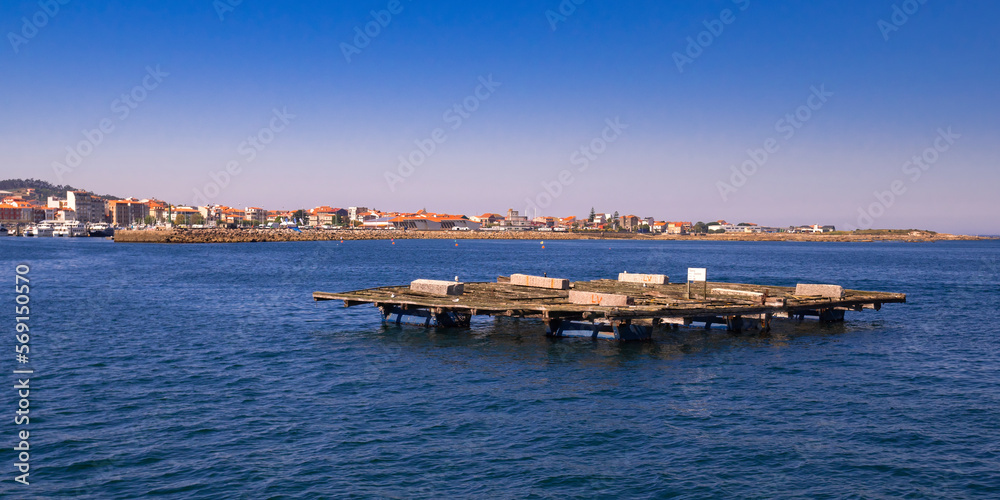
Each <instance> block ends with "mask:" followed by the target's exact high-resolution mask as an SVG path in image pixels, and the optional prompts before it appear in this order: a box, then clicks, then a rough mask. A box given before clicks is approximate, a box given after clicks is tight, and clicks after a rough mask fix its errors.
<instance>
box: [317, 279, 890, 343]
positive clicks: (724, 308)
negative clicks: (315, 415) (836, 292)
mask: <svg viewBox="0 0 1000 500" xmlns="http://www.w3.org/2000/svg"><path fill="white" fill-rule="evenodd" d="M702 290H704V291H705V292H707V293H705V294H703V292H702ZM795 291H796V289H795V288H794V287H780V286H764V285H751V284H739V283H718V282H709V283H705V284H704V286H702V284H701V283H699V284H698V286H697V288H696V290H695V296H694V298H687V297H688V287H687V285H686V284H673V283H668V284H662V285H653V284H643V283H629V282H622V281H615V280H595V281H576V282H571V283H570V285H569V290H560V289H547V288H537V287H529V286H520V285H513V284H511V283H510V282H509V278H507V277H503V276H501V277H500V278H498V282H496V283H492V282H482V283H464V291H463V293H462V294H461V295H458V296H454V295H448V296H445V295H433V294H427V293H421V292H416V291H413V290H411V289H410V286H408V285H403V286H388V287H379V288H371V289H367V290H357V291H352V292H343V293H328V292H314V293H313V298H314V299H315V300H318V301H321V300H342V301H344V305H345V306H347V307H351V306H356V305H361V304H374V305H375V306H376V307H378V308H379V309H380V310H381V313H382V318H383V321H385V322H387V323H395V324H400V323H409V324H414V323H415V324H421V325H426V326H457V327H462V326H468V325H469V321H470V319H471V317H472V316H476V315H488V316H510V317H516V318H537V319H540V320H542V321H544V322H545V325H546V332H547V334H549V335H553V336H591V337H593V338H609V339H617V340H638V339H647V338H649V337H650V335H651V329H652V328H653V327H657V326H661V325H668V326H670V325H691V324H692V323H704V324H705V326H706V327H710V326H711V325H713V324H724V325H726V327H727V329H729V330H731V331H742V330H744V329H751V328H760V329H761V330H764V331H766V330H768V329H770V323H771V320H772V318H798V319H802V318H804V317H806V316H814V317H817V318H818V319H819V320H820V321H826V322H832V321H842V320H843V318H844V312H845V311H861V310H863V309H875V310H879V309H881V307H882V305H883V304H888V303H903V302H906V295H905V294H901V293H886V292H869V291H860V290H844V291H843V294H842V296H839V297H838V296H826V297H824V296H820V295H795ZM572 292H590V293H596V294H612V295H624V296H627V297H628V305H617V306H607V305H596V304H574V303H571V302H570V294H571V293H572ZM576 300H579V295H578V296H577V298H576Z"/></svg>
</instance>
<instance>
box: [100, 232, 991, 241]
mask: <svg viewBox="0 0 1000 500" xmlns="http://www.w3.org/2000/svg"><path fill="white" fill-rule="evenodd" d="M388 239H397V240H404V239H443V240H451V239H461V240H542V241H544V240H593V239H632V240H680V241H827V242H872V241H907V242H931V241H950V240H977V239H985V238H979V237H975V236H953V235H950V234H934V233H911V234H886V235H870V234H786V233H773V234H710V235H649V234H635V233H613V232H601V231H593V232H579V233H569V232H565V233H564V232H537V231H386V230H357V231H349V230H348V231H325V230H315V229H314V230H306V231H302V232H296V231H292V230H288V229H169V230H160V231H135V230H132V231H130V230H120V231H117V232H116V233H115V241H116V242H119V243H253V242H264V241H339V240H388Z"/></svg>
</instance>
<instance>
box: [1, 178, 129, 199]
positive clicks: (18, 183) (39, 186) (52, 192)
mask: <svg viewBox="0 0 1000 500" xmlns="http://www.w3.org/2000/svg"><path fill="white" fill-rule="evenodd" d="M27 188H31V189H34V190H35V194H34V197H33V198H34V199H36V200H39V201H42V202H44V201H46V200H47V199H48V197H49V196H56V197H59V198H64V197H65V196H66V191H86V190H85V189H80V188H75V187H73V186H70V185H65V186H59V185H55V184H52V183H50V182H47V181H43V180H38V179H4V180H2V181H0V191H16V190H19V189H27ZM88 192H89V191H88ZM97 196H98V197H100V198H104V199H106V200H120V199H121V198H119V197H118V196H114V195H110V194H104V195H97Z"/></svg>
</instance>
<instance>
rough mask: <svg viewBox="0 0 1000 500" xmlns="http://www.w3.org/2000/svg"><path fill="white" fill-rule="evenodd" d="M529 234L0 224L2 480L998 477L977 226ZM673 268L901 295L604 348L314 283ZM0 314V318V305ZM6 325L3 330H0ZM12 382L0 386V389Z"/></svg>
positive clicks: (777, 490) (647, 490)
mask: <svg viewBox="0 0 1000 500" xmlns="http://www.w3.org/2000/svg"><path fill="white" fill-rule="evenodd" d="M540 247H541V245H540V244H539V242H531V241H466V240H463V241H461V242H459V246H457V247H456V246H454V243H453V242H451V241H449V240H442V241H408V240H400V241H397V242H396V244H395V245H391V243H390V242H388V241H357V242H346V243H343V244H341V243H337V242H304V243H268V244H239V245H196V246H179V245H177V246H161V245H125V244H113V243H110V242H107V241H104V240H96V239H69V240H63V239H55V238H53V239H40V240H28V239H23V238H4V239H0V265H2V272H0V274H2V275H3V276H6V277H7V279H8V282H12V281H13V269H14V265H15V263H19V262H28V263H30V264H31V267H32V271H31V279H32V285H33V288H32V305H33V308H32V313H33V316H32V323H33V325H34V327H33V333H34V336H33V337H32V366H33V368H35V370H36V372H37V373H36V376H35V377H34V378H33V379H32V388H33V390H32V402H31V403H32V411H33V413H32V415H33V418H32V423H31V429H32V436H33V441H32V467H33V469H32V475H31V479H32V484H31V485H30V486H29V487H22V486H19V485H16V484H14V483H12V481H10V477H8V478H4V480H5V486H4V490H5V491H9V492H11V493H12V494H13V495H16V496H18V497H20V496H25V497H32V496H38V497H59V496H73V497H78V498H134V497H140V496H152V495H161V496H168V497H178V498H267V497H276V496H285V495H287V496H290V497H306V498H313V497H342V496H356V497H390V498H413V497H431V498H441V497H456V496H475V497H526V496H530V497H541V498H564V497H567V496H587V497H592V496H606V497H608V496H616V497H618V496H621V497H645V498H649V497H670V496H683V497H720V496H722V497H786V496H797V497H824V496H825V497H843V496H856V497H862V498H870V497H899V496H910V497H924V496H927V497H948V498H962V497H991V496H995V495H997V493H998V492H1000V463H998V456H997V453H998V451H1000V450H998V447H1000V438H998V435H1000V424H998V423H1000V392H998V390H997V387H1000V356H998V353H1000V349H998V346H997V335H996V333H997V327H996V322H995V320H994V319H993V318H992V313H994V312H995V311H996V310H997V309H998V306H1000V292H998V289H1000V288H998V287H1000V265H998V257H1000V245H998V244H997V243H994V242H985V243H984V242H974V243H936V244H902V243H884V244H877V243H876V244H821V243H737V242H726V243H716V242H637V241H612V242H603V241H552V242H546V245H545V248H544V249H542V248H540ZM687 267H707V268H708V269H709V279H711V280H718V281H736V282H750V283H763V284H775V285H788V286H794V285H795V283H797V282H800V281H801V282H831V283H838V284H842V285H844V286H846V287H849V288H854V289H876V290H885V291H894V292H905V293H907V294H908V295H909V296H908V302H909V303H908V304H900V305H887V306H886V307H884V308H883V309H882V311H881V312H874V311H865V312H863V313H853V314H852V313H848V318H847V321H846V322H844V323H843V324H836V325H820V324H816V323H808V322H807V323H802V324H796V323H785V324H780V325H778V326H777V328H776V330H775V332H774V333H772V334H771V335H757V334H743V335H735V334H730V333H726V332H724V331H716V330H713V331H711V332H706V331H703V330H694V329H684V330H680V331H677V332H667V333H662V334H660V335H658V336H657V337H656V339H655V341H654V342H651V343H639V344H617V343H613V342H606V341H598V342H594V341H590V340H582V339H548V338H546V337H544V335H543V332H544V327H543V326H542V325H541V324H540V323H537V322H532V321H529V320H512V319H498V320H493V319H488V320H485V319H477V320H475V321H474V322H473V324H472V327H471V328H469V329H461V330H446V329H430V330H426V329H422V328H415V327H402V328H397V327H384V326H382V325H381V324H380V323H379V320H378V314H377V310H375V309H373V308H369V307H355V308H350V309H345V308H343V307H340V305H339V303H332V302H322V303H314V302H313V301H312V300H311V297H310V293H311V292H313V291H316V290H323V291H344V290H351V289H358V288H365V287H370V286H377V285H387V284H402V283H407V282H409V281H410V280H412V279H415V278H438V279H452V278H454V276H456V275H458V276H459V277H460V279H462V280H463V281H478V280H493V279H495V278H496V276H497V275H500V274H509V273H511V272H525V273H535V274H541V273H543V272H547V273H548V274H549V275H550V276H564V277H569V278H572V279H574V280H584V279H596V278H603V277H609V276H614V275H615V274H616V273H618V272H621V271H626V270H627V271H630V272H665V273H667V274H669V275H671V276H673V277H674V281H682V280H683V277H684V273H685V271H686V268H687ZM10 293H11V295H10V299H12V298H13V294H12V292H10ZM10 299H5V300H10ZM3 317H4V318H5V319H4V321H5V322H6V323H7V324H8V325H9V324H12V323H13V314H12V311H11V310H10V309H9V308H8V311H7V312H6V313H5V315H4V316H3ZM2 347H3V351H4V352H8V353H9V352H10V351H11V350H12V348H13V339H12V335H5V336H4V338H3V340H2ZM11 365H13V362H12V361H5V366H11ZM10 378H11V376H10V375H8V379H10ZM15 396H16V394H15V393H14V392H13V391H11V390H9V389H8V390H6V391H3V396H2V397H3V402H4V406H5V407H6V408H8V409H12V408H15V407H16V404H17V402H16V399H15ZM4 428H5V429H11V428H12V426H11V425H10V423H8V424H7V425H6V426H4ZM8 432H10V435H9V436H8V437H6V438H5V439H6V440H7V442H11V440H12V439H13V437H14V436H13V431H8ZM7 450H8V451H6V452H4V454H3V456H4V457H6V458H7V459H6V460H4V462H5V463H8V464H9V463H11V459H12V458H13V454H12V452H11V451H9V450H10V447H7ZM12 471H13V469H10V468H8V473H9V474H12ZM11 477H12V476H11Z"/></svg>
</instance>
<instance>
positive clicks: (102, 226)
mask: <svg viewBox="0 0 1000 500" xmlns="http://www.w3.org/2000/svg"><path fill="white" fill-rule="evenodd" d="M87 234H89V235H90V236H93V237H96V238H104V237H108V236H114V235H115V228H113V227H111V225H110V224H108V223H105V222H97V223H94V224H91V225H90V226H89V227H87Z"/></svg>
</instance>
